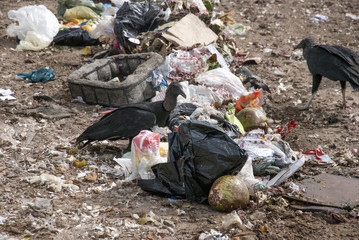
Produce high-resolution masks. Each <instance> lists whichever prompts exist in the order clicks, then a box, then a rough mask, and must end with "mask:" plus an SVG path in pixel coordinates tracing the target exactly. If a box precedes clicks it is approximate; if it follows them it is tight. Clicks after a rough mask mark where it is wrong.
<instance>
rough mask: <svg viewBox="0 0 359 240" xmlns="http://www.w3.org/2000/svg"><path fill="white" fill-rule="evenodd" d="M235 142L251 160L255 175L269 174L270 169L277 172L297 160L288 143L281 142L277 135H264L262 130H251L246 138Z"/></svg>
mask: <svg viewBox="0 0 359 240" xmlns="http://www.w3.org/2000/svg"><path fill="white" fill-rule="evenodd" d="M235 141H236V142H237V143H238V144H239V146H241V147H242V148H243V149H245V150H246V151H247V152H248V155H249V156H250V157H251V158H252V159H253V169H254V170H255V174H256V171H257V174H265V173H268V171H269V172H270V169H272V170H273V171H274V172H279V171H280V169H279V168H281V167H285V166H288V165H289V164H291V163H292V162H293V161H295V160H297V156H296V154H295V153H294V151H293V150H292V149H291V148H290V146H289V143H287V142H285V141H284V140H282V139H281V138H280V135H279V134H264V130H263V129H255V130H252V131H250V132H248V133H247V135H246V136H244V137H242V138H240V139H236V140H235ZM266 171H267V172H266ZM274 172H273V173H274Z"/></svg>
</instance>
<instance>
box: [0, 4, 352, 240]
mask: <svg viewBox="0 0 359 240" xmlns="http://www.w3.org/2000/svg"><path fill="white" fill-rule="evenodd" d="M33 4H44V5H46V6H47V7H48V8H49V9H50V10H51V11H52V12H54V13H56V9H57V2H56V1H50V0H44V1H0V19H1V23H2V24H1V26H0V49H1V56H0V62H1V64H0V70H1V71H0V88H4V89H11V90H12V91H13V92H14V96H15V97H16V100H13V101H0V106H1V108H0V124H1V126H0V129H1V130H0V133H1V138H0V186H1V188H0V191H1V194H0V239H11V238H12V239H21V238H25V237H30V239H98V238H104V239H191V238H195V237H196V236H198V235H199V234H200V233H202V232H209V231H210V230H211V229H215V230H218V231H219V230H221V222H222V220H221V218H222V217H223V216H224V215H225V214H224V213H220V212H216V211H214V210H212V209H211V208H210V207H209V206H208V205H201V204H196V203H191V202H187V201H174V202H172V201H170V200H169V199H167V198H160V197H157V196H153V195H151V194H149V193H146V192H143V191H142V190H141V189H139V188H138V187H137V186H136V184H135V183H124V182H122V181H121V179H123V177H120V178H119V177H118V176H116V175H115V174H114V172H113V171H111V169H112V168H114V167H115V164H114V162H113V161H112V160H111V159H112V158H113V156H114V155H116V154H117V155H118V150H119V145H118V144H120V147H121V146H122V148H123V145H121V144H122V143H119V142H117V143H106V142H102V143H97V144H94V146H93V147H92V148H90V149H88V150H86V151H84V152H81V153H78V154H77V155H75V156H73V155H71V154H70V153H68V150H70V149H72V148H73V143H74V139H75V138H76V137H77V136H78V135H79V134H80V133H81V132H82V131H83V130H84V129H85V128H86V127H87V126H88V125H90V124H91V123H93V122H95V121H96V120H97V119H98V118H99V117H100V115H99V114H98V112H100V111H101V110H104V108H102V107H99V106H90V105H86V104H82V103H78V102H76V101H74V100H73V99H72V98H71V96H70V93H69V89H68V84H67V81H66V78H67V76H68V75H69V74H70V73H71V72H72V71H74V70H76V69H77V68H78V67H79V66H81V65H82V64H84V63H85V62H87V61H89V60H90V59H87V58H85V57H83V56H82V55H81V50H82V47H69V48H56V47H50V48H48V49H45V50H43V51H39V52H31V51H24V52H18V51H14V50H13V48H15V47H16V41H15V39H13V38H9V37H7V36H6V27H7V26H8V25H9V24H10V23H11V21H10V20H9V19H8V17H7V12H8V11H9V10H11V9H18V8H19V7H21V6H26V5H33ZM221 8H222V9H223V10H224V11H226V12H229V11H232V12H233V17H234V18H235V20H236V21H237V22H239V23H242V24H244V25H246V26H250V27H251V30H249V31H248V32H247V33H246V34H245V35H244V36H241V37H238V38H237V43H238V45H239V46H240V47H241V48H244V49H247V50H248V51H249V52H250V55H251V56H260V57H262V58H263V61H262V62H261V63H260V64H258V65H250V66H248V68H250V70H252V71H253V72H254V73H255V74H257V75H259V76H261V77H262V78H263V79H264V80H265V81H266V83H267V84H268V85H269V86H270V88H271V90H272V91H271V93H270V94H268V93H267V94H266V95H265V105H264V106H263V108H264V110H265V111H266V112H267V114H268V116H269V117H270V118H272V119H273V120H274V123H273V124H272V126H271V127H272V128H273V129H276V128H277V127H278V126H279V125H281V124H283V123H286V122H288V121H289V120H291V119H294V120H295V121H296V122H297V127H296V128H295V129H294V130H293V131H292V132H290V134H289V136H288V139H287V140H288V142H289V143H290V145H291V147H292V149H293V150H296V151H300V150H310V149H314V148H321V149H322V150H323V151H324V152H325V153H327V154H328V155H329V156H331V158H332V159H333V160H334V161H335V162H336V164H337V166H335V167H328V168H318V167H313V166H306V167H304V168H303V169H301V170H300V171H298V172H297V173H296V174H295V175H294V176H293V178H294V179H300V178H303V177H306V176H308V175H313V174H316V173H319V172H328V173H333V174H339V175H344V176H351V177H358V176H359V167H358V166H359V165H358V155H353V154H350V150H351V149H352V148H358V139H359V137H358V132H359V130H358V121H359V118H358V115H359V107H358V105H359V94H357V93H355V92H354V91H353V90H352V88H351V87H350V86H349V87H348V89H347V105H348V108H347V109H346V110H341V109H340V107H339V106H340V104H341V103H342V98H341V92H340V86H339V83H337V82H333V81H329V80H327V79H324V81H323V82H322V85H321V87H320V90H319V93H318V94H317V96H316V97H315V98H314V100H313V103H312V106H311V108H310V110H308V111H298V109H297V107H298V106H300V105H303V104H304V103H305V102H306V100H307V98H308V97H309V95H310V88H311V75H310V74H309V72H308V69H307V66H306V63H305V61H304V60H303V59H302V58H300V57H299V58H298V57H296V56H295V55H293V45H294V44H297V43H299V42H300V40H301V39H303V38H304V37H307V36H312V37H313V38H314V39H315V40H316V41H317V42H318V43H321V44H333V45H341V46H345V47H349V48H351V49H352V50H354V51H356V52H359V35H358V32H359V20H352V19H350V18H349V17H346V16H345V13H354V14H356V15H358V14H359V12H357V11H358V9H359V1H334V0H327V1H322V0H312V1H305V0H301V1H284V0H283V1H281V0H277V1H275V0H268V1H267V0H259V1H254V0H253V1H252V0H245V1H227V0H225V1H222V6H221ZM315 14H323V15H326V16H328V17H329V20H328V21H325V22H319V23H313V22H311V21H310V18H311V17H313V16H314V15H315ZM266 48H270V49H272V52H270V53H266V51H264V49H266ZM45 66H49V67H52V68H54V70H55V73H56V78H55V80H54V81H50V82H48V83H45V84H42V83H36V84H34V83H26V82H24V81H16V80H14V77H15V75H16V74H17V73H20V72H29V71H30V70H35V69H39V68H41V67H45ZM275 69H278V70H281V71H282V72H283V73H284V74H283V75H281V76H279V75H276V74H275ZM281 83H282V84H284V86H285V88H286V89H285V90H283V89H281V88H280V87H279V85H280V84H281ZM35 94H40V95H46V96H50V97H52V98H54V99H55V100H57V102H46V101H42V100H35V99H34V98H33V96H34V95H35ZM298 99H300V100H302V102H303V103H301V104H299V105H297V106H295V105H296V103H298ZM37 107H50V108H55V109H57V110H56V111H57V112H59V113H60V115H61V114H62V113H66V114H70V117H67V118H61V119H51V118H46V116H44V115H41V114H38V113H36V112H34V111H31V110H33V109H35V108H37ZM109 146H111V147H109ZM76 158H85V159H86V160H87V161H88V164H87V166H86V167H84V168H76V167H74V166H73V164H72V162H73V161H74V160H75V159H76ZM41 173H49V174H53V175H56V176H59V177H61V176H62V177H63V179H66V180H67V181H68V182H72V183H74V184H76V185H77V186H79V187H80V192H79V193H70V192H68V191H67V190H62V191H61V192H52V191H50V190H49V189H47V188H46V187H45V186H40V185H37V184H29V183H28V182H27V181H25V178H26V177H29V176H34V175H40V174H41ZM80 173H85V174H87V175H88V174H91V173H96V174H97V179H96V180H95V181H91V179H90V180H87V181H86V180H85V178H82V177H81V176H79V174H80ZM112 184H115V186H113V188H112V189H111V190H107V191H106V190H101V188H103V189H105V188H110V187H111V186H112ZM285 186H286V185H285V184H284V189H282V190H283V191H286V188H285ZM96 188H100V190H98V189H96ZM343 194H344V195H345V193H343ZM277 195H278V196H277ZM277 195H273V196H272V197H271V199H270V201H268V202H266V204H264V205H263V206H261V207H260V208H259V210H258V211H260V212H262V213H264V214H265V217H264V218H260V219H257V220H251V222H252V223H253V227H252V228H251V229H249V230H247V231H246V234H243V235H244V236H242V237H239V235H237V236H238V237H237V238H236V239H358V238H359V230H358V213H357V211H355V210H354V211H351V212H348V213H345V214H333V213H327V212H320V213H311V212H302V211H295V210H293V209H292V208H290V207H288V203H289V202H288V201H287V200H285V199H284V198H282V197H281V195H280V194H277ZM150 211H152V212H153V213H154V214H155V217H154V218H155V219H157V221H156V222H148V223H147V224H145V225H135V223H136V220H135V217H136V215H134V214H137V215H139V216H140V217H141V216H142V215H143V213H144V212H147V213H148V212H150ZM253 212H254V209H249V210H245V211H240V216H241V218H242V220H243V221H244V222H245V223H246V222H247V220H248V219H250V216H252V214H253ZM179 213H181V214H179ZM3 218H5V220H3ZM238 231H239V230H238V228H234V229H231V230H229V231H228V232H223V233H224V234H227V235H228V236H234V235H235V234H236V233H237V232H238ZM213 239H214V238H213Z"/></svg>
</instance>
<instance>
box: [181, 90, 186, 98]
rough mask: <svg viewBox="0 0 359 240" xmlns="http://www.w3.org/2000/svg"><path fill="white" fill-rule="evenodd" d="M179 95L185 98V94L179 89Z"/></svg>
mask: <svg viewBox="0 0 359 240" xmlns="http://www.w3.org/2000/svg"><path fill="white" fill-rule="evenodd" d="M180 95H181V96H182V97H184V98H187V95H186V94H185V93H184V92H183V91H182V90H181V92H180Z"/></svg>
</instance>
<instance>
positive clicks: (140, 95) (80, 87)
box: [67, 53, 163, 107]
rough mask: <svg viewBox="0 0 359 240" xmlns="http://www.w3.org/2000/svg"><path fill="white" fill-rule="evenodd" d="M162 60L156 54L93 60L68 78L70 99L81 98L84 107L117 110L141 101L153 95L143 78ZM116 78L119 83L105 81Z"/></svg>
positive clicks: (123, 55)
mask: <svg viewBox="0 0 359 240" xmlns="http://www.w3.org/2000/svg"><path fill="white" fill-rule="evenodd" d="M162 62H163V58H162V56H161V55H159V54H157V53H140V54H121V55H114V56H111V57H107V58H103V59H98V60H95V61H94V62H93V63H89V64H86V65H84V66H82V67H81V68H80V69H78V70H76V71H74V72H73V73H71V74H70V75H69V76H68V79H67V81H68V83H69V88H70V92H71V96H72V97H73V98H77V97H82V99H83V100H84V101H85V102H86V103H88V104H99V105H103V106H111V107H120V106H123V105H127V104H130V103H137V102H143V101H146V100H148V99H150V98H151V97H153V96H154V91H153V86H152V83H151V82H147V81H146V79H147V78H148V77H150V76H151V74H152V71H153V70H155V69H156V68H157V67H158V66H159V65H160V64H161V63H162ZM115 77H119V78H120V79H124V80H121V82H111V81H109V80H111V79H113V78H115Z"/></svg>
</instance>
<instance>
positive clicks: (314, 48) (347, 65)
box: [294, 38, 359, 110]
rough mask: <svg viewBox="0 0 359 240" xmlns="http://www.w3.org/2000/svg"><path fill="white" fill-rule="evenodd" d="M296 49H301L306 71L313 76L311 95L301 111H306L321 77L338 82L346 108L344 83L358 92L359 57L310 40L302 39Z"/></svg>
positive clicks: (350, 52)
mask: <svg viewBox="0 0 359 240" xmlns="http://www.w3.org/2000/svg"><path fill="white" fill-rule="evenodd" d="M297 48H303V56H304V59H306V60H307V65H308V69H309V71H310V73H311V74H312V75H313V85H312V95H311V96H310V98H309V100H308V102H307V104H305V106H304V107H303V108H301V109H302V110H304V109H308V107H309V105H310V103H311V102H312V100H313V97H314V95H315V94H316V92H317V91H318V88H319V85H320V82H321V80H322V77H323V76H324V77H326V78H328V79H330V80H333V81H340V86H341V90H342V95H343V108H346V103H345V88H346V82H349V83H350V85H351V86H352V87H353V89H354V90H355V91H359V55H358V54H357V53H355V52H353V51H352V50H350V49H348V48H345V47H341V46H328V45H316V44H315V43H314V40H313V39H311V38H305V39H303V40H302V41H301V42H300V43H299V44H298V45H297V46H295V47H294V49H297Z"/></svg>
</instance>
